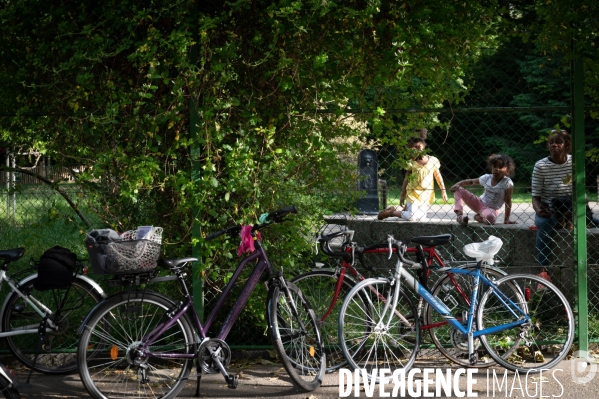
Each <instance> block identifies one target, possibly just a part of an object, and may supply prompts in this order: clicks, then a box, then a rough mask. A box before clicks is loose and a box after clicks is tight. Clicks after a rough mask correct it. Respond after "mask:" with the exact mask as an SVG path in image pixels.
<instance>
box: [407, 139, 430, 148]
mask: <svg viewBox="0 0 599 399" xmlns="http://www.w3.org/2000/svg"><path fill="white" fill-rule="evenodd" d="M418 143H422V144H424V146H425V147H426V141H424V139H423V138H422V137H410V138H409V139H408V142H407V143H406V147H414V146H415V145H416V144H418Z"/></svg>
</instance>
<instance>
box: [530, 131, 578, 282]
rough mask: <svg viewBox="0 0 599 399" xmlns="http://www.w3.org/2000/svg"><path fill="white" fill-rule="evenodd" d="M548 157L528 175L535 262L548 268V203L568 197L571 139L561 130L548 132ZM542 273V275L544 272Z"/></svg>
mask: <svg viewBox="0 0 599 399" xmlns="http://www.w3.org/2000/svg"><path fill="white" fill-rule="evenodd" d="M547 147H548V149H549V153H550V155H549V156H548V157H545V158H543V159H541V160H539V161H537V162H536V163H535V166H534V169H533V172H532V207H533V209H534V211H535V225H536V226H537V229H538V230H537V238H536V248H537V261H538V262H539V265H541V266H548V265H549V264H550V263H551V262H550V259H549V257H550V255H551V251H552V248H551V242H552V241H553V231H554V228H555V226H556V224H557V219H556V218H555V217H554V216H553V214H552V209H551V201H552V200H553V199H555V198H558V197H571V196H572V156H571V155H570V151H571V150H572V140H571V138H570V134H569V133H568V132H567V131H565V130H552V131H551V134H550V135H549V138H548V140H547ZM542 273H546V271H545V270H544V271H543V272H542Z"/></svg>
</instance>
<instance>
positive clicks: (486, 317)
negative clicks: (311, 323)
mask: <svg viewBox="0 0 599 399" xmlns="http://www.w3.org/2000/svg"><path fill="white" fill-rule="evenodd" d="M388 242H389V246H390V247H392V248H394V249H395V250H396V252H395V253H396V254H397V255H398V258H399V259H398V261H397V263H396V267H395V270H394V271H392V272H391V273H390V276H389V277H386V278H385V277H379V278H370V279H366V280H364V281H362V282H360V283H359V284H357V285H356V286H355V287H354V288H353V289H352V290H351V291H350V292H349V293H348V295H347V297H346V299H345V300H344V302H343V305H342V307H341V310H340V313H339V342H340V344H341V348H342V351H343V354H344V356H345V358H346V359H347V361H348V363H349V366H350V367H351V368H352V369H366V371H367V373H368V375H369V376H370V378H371V379H373V380H375V381H378V378H377V377H376V374H373V370H374V371H376V370H375V369H383V368H386V369H390V370H396V369H404V370H405V371H406V372H407V371H408V370H409V369H410V368H411V367H412V365H413V364H414V360H415V359H416V355H417V353H418V348H419V344H420V332H421V330H420V326H419V318H418V313H417V310H416V307H415V306H414V303H413V302H412V299H411V298H410V296H408V295H407V294H406V292H405V291H404V288H406V287H407V289H410V290H413V291H414V292H416V293H417V294H418V295H419V296H421V297H422V298H423V299H424V301H426V302H427V303H428V304H429V306H431V307H432V308H433V309H434V310H435V311H436V312H438V313H439V314H440V315H441V317H443V318H444V319H445V320H446V321H447V322H448V323H449V324H450V325H451V326H452V327H453V334H452V337H453V340H455V341H456V342H455V346H456V347H459V346H462V347H463V348H464V350H465V351H467V354H468V359H469V361H470V364H471V365H473V366H474V365H476V363H477V361H478V353H479V349H480V348H481V346H482V347H483V348H484V349H485V350H486V351H487V353H488V354H489V355H490V356H491V357H492V358H493V359H494V360H495V361H496V362H497V363H498V364H500V365H501V366H503V367H505V368H507V369H509V370H513V371H518V372H521V373H526V372H540V371H541V370H542V369H550V368H552V367H553V366H555V365H556V364H557V363H559V362H560V361H561V360H562V359H564V358H565V357H566V355H567V354H568V352H569V350H570V347H571V346H572V342H573V340H574V331H575V328H574V315H573V313H572V309H571V307H570V305H569V304H568V301H567V300H566V298H565V296H564V295H563V294H562V293H561V292H560V291H559V290H558V289H557V288H556V287H555V286H554V285H553V284H551V283H550V282H548V281H547V280H545V279H543V278H542V277H539V276H536V275H529V274H512V275H508V276H506V277H503V278H500V279H498V280H496V281H492V280H490V279H489V278H487V276H485V274H484V272H483V271H481V268H482V266H483V265H486V264H489V265H490V264H493V257H494V255H495V254H496V253H497V252H498V251H499V249H500V248H501V245H502V244H503V243H502V242H501V240H500V239H499V238H496V237H493V236H491V237H489V240H487V241H484V242H482V243H472V244H468V245H466V247H465V248H464V252H465V253H466V255H468V256H471V257H473V258H476V259H477V267H476V268H475V269H474V270H472V269H461V268H447V270H446V271H447V272H450V273H452V274H456V275H461V276H462V277H464V278H466V279H469V280H471V284H470V285H469V286H470V287H472V290H471V295H470V299H469V302H470V303H469V304H468V305H467V307H466V309H468V310H467V311H464V312H463V313H462V314H453V313H452V311H454V312H455V310H454V309H464V306H459V305H460V304H459V303H458V302H457V301H459V300H460V299H459V298H460V296H458V295H454V294H453V293H452V292H451V291H449V292H446V291H444V290H439V291H437V292H438V294H437V296H435V295H433V294H431V292H430V291H429V290H428V289H427V288H426V287H425V286H423V285H422V284H420V282H419V281H418V279H417V278H416V277H415V276H414V275H412V273H410V272H409V271H408V270H407V269H406V267H408V268H411V269H418V268H420V267H422V266H421V264H420V263H418V262H412V261H410V260H408V259H406V258H405V257H404V253H405V250H406V245H405V244H403V243H402V242H401V241H398V240H395V239H394V238H393V237H392V236H389V237H388ZM442 270H443V269H442Z"/></svg>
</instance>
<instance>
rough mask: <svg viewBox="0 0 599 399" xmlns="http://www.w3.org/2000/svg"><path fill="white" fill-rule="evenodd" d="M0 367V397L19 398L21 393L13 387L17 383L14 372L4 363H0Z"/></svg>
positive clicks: (7, 398) (6, 398)
mask: <svg viewBox="0 0 599 399" xmlns="http://www.w3.org/2000/svg"><path fill="white" fill-rule="evenodd" d="M0 369H1V370H0V398H5V399H21V394H20V393H19V391H18V389H17V388H16V387H15V385H17V382H16V381H17V377H16V376H15V374H14V373H13V372H12V371H11V370H9V369H8V368H6V367H5V366H4V365H0Z"/></svg>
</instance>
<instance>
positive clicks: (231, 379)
mask: <svg viewBox="0 0 599 399" xmlns="http://www.w3.org/2000/svg"><path fill="white" fill-rule="evenodd" d="M226 380H227V386H228V387H229V388H231V389H235V388H237V384H239V377H238V376H236V375H233V374H229V375H228V376H227V378H226Z"/></svg>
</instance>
